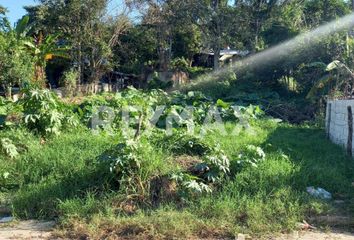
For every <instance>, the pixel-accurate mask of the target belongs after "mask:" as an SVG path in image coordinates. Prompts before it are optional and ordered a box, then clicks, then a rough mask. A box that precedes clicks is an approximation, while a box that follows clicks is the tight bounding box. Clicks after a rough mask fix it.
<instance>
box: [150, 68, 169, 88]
mask: <svg viewBox="0 0 354 240" xmlns="http://www.w3.org/2000/svg"><path fill="white" fill-rule="evenodd" d="M171 87H173V82H172V81H162V80H161V79H160V78H159V76H158V74H157V73H156V72H155V73H154V75H153V77H152V79H151V80H150V81H149V82H148V89H150V90H152V89H168V88H171Z"/></svg>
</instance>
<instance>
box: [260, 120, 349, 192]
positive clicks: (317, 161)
mask: <svg viewBox="0 0 354 240" xmlns="http://www.w3.org/2000/svg"><path fill="white" fill-rule="evenodd" d="M264 147H265V148H266V149H267V152H269V151H270V152H272V151H279V150H280V151H282V152H283V153H284V154H286V155H287V156H289V160H290V161H291V162H292V163H293V164H294V165H295V169H296V172H295V174H294V176H293V179H292V181H293V186H294V187H295V188H297V189H298V190H301V191H304V190H305V188H306V187H308V186H315V187H322V188H325V189H326V190H328V191H330V192H331V193H332V194H333V195H334V198H346V197H352V196H354V194H353V189H354V188H353V186H352V182H354V160H353V159H351V158H350V157H349V156H347V154H346V153H345V150H344V149H343V148H342V147H340V146H337V145H335V144H333V143H331V142H330V141H329V140H328V139H326V135H325V131H324V130H322V129H316V128H305V127H295V126H293V127H290V126H282V127H278V128H276V129H275V130H274V132H272V133H271V134H270V135H269V137H268V139H267V140H266V142H265V143H264Z"/></svg>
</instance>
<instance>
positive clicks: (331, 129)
mask: <svg viewBox="0 0 354 240" xmlns="http://www.w3.org/2000/svg"><path fill="white" fill-rule="evenodd" d="M348 106H351V107H352V113H354V100H330V101H328V102H327V112H326V131H327V134H328V137H329V138H330V140H331V141H332V142H334V143H336V144H339V145H341V146H343V147H345V148H347V143H348V135H349V133H348V129H349V127H348ZM353 118H354V115H353ZM353 142H354V137H353ZM352 145H354V143H353V144H352ZM352 149H353V150H352V151H353V152H354V148H353V146H352Z"/></svg>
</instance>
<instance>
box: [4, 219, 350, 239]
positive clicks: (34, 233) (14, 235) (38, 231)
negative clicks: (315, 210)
mask: <svg viewBox="0 0 354 240" xmlns="http://www.w3.org/2000/svg"><path fill="white" fill-rule="evenodd" d="M54 226H55V222H40V221H34V220H30V221H21V222H15V223H11V225H1V224H0V240H15V239H16V240H37V239H38V240H47V239H56V238H53V237H52V235H51V231H52V230H53V228H54ZM236 239H237V240H247V239H252V238H246V237H245V238H243V237H242V236H241V237H240V236H239V238H236ZM265 239H266V240H354V233H348V232H335V231H332V232H320V231H306V232H297V231H295V232H293V233H292V234H286V235H282V236H277V237H269V238H265Z"/></svg>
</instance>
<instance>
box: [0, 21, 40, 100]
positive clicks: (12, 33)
mask: <svg viewBox="0 0 354 240" xmlns="http://www.w3.org/2000/svg"><path fill="white" fill-rule="evenodd" d="M1 19H2V20H1V24H0V29H2V30H1V31H0V56H1V58H0V84H1V85H2V87H3V88H4V89H5V90H6V95H7V96H8V97H11V95H12V92H11V90H12V87H13V86H14V85H21V84H23V83H26V82H27V83H30V81H31V80H32V78H33V72H34V71H33V66H34V65H33V57H32V56H31V55H30V54H29V53H28V51H27V50H26V48H25V45H24V43H25V41H27V40H28V38H27V37H25V36H24V35H23V34H22V33H23V29H24V28H25V24H26V19H22V21H19V22H18V24H17V26H16V28H12V27H11V26H10V24H9V22H8V20H7V18H6V17H5V16H4V15H2V17H1Z"/></svg>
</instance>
